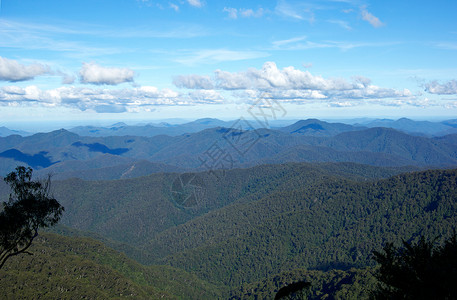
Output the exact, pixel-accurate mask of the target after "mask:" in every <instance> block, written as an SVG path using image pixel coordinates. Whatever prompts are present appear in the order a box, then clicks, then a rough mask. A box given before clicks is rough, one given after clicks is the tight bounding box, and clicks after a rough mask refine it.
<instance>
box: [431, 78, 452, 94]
mask: <svg viewBox="0 0 457 300" xmlns="http://www.w3.org/2000/svg"><path fill="white" fill-rule="evenodd" d="M425 91H426V92H429V93H430V94H439V95H457V80H451V81H448V82H446V83H443V84H441V83H438V82H437V81H432V82H430V83H428V84H426V85H425Z"/></svg>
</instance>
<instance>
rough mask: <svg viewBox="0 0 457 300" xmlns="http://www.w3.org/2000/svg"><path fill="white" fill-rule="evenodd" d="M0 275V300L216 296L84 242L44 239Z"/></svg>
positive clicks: (208, 288)
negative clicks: (28, 253)
mask: <svg viewBox="0 0 457 300" xmlns="http://www.w3.org/2000/svg"><path fill="white" fill-rule="evenodd" d="M30 251H31V252H32V253H33V255H32V256H29V255H21V256H16V257H13V258H11V259H10V260H8V262H7V263H6V265H5V267H4V268H3V269H2V270H0V278H1V280H0V298H1V299H39V298H46V299H78V298H82V299H123V298H129V299H159V298H160V299H182V298H185V299H215V298H217V297H219V296H220V293H221V291H220V290H219V289H218V288H216V287H215V286H214V285H211V284H209V283H206V282H204V281H202V280H200V279H198V278H196V277H195V276H194V275H190V274H187V273H186V272H184V271H181V270H179V269H175V268H172V267H167V266H151V267H145V266H142V265H140V264H138V263H136V262H134V261H132V260H131V259H129V258H127V257H126V256H125V255H123V254H121V253H119V252H116V251H114V250H112V249H110V248H107V247H106V246H104V245H103V244H102V243H100V242H97V241H94V240H92V239H88V238H76V237H73V238H68V237H63V236H61V235H55V234H50V233H46V234H43V235H41V236H40V237H39V238H37V239H36V240H35V241H34V244H33V246H32V247H31V250H30Z"/></svg>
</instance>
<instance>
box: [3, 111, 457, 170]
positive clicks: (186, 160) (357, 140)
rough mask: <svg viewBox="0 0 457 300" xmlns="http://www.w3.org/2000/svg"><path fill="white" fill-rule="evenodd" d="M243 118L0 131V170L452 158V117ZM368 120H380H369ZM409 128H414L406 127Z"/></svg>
mask: <svg viewBox="0 0 457 300" xmlns="http://www.w3.org/2000/svg"><path fill="white" fill-rule="evenodd" d="M251 124H253V123H252V122H247V121H245V120H244V121H243V120H242V121H240V122H235V123H233V122H224V121H220V120H217V119H201V120H197V121H195V122H190V123H186V124H183V125H169V124H163V127H156V126H152V125H144V126H126V125H125V124H117V125H115V126H113V127H110V128H93V127H77V128H74V129H72V130H71V131H68V130H64V129H61V130H56V131H52V132H48V133H38V134H34V135H31V136H24V137H23V136H20V135H17V134H15V135H9V136H7V137H1V138H0V162H1V164H0V166H1V167H0V175H5V174H7V173H8V172H10V171H12V170H13V169H14V167H15V166H16V165H17V164H24V165H27V166H30V167H32V168H34V169H35V170H37V171H38V174H45V173H53V174H55V176H56V178H57V179H63V178H70V177H79V178H83V179H117V178H131V177H135V176H142V175H147V174H150V173H157V172H178V171H184V170H208V169H218V168H223V169H224V168H225V169H230V168H236V167H250V166H255V165H259V164H265V163H269V164H274V163H285V162H356V163H363V164H368V165H373V166H391V167H394V166H417V167H451V166H455V165H457V150H456V148H457V147H456V145H457V133H451V132H457V125H456V122H455V120H454V121H453V120H449V121H445V122H441V123H432V122H418V121H412V120H408V119H400V120H397V121H388V120H379V121H375V122H371V123H368V124H365V125H364V126H362V125H349V124H343V123H328V122H324V121H320V120H316V119H308V120H301V121H297V122H296V123H294V124H291V125H288V126H285V127H279V128H272V129H267V128H256V129H254V128H253V126H252V125H251ZM375 125H376V126H378V125H385V126H386V127H372V126H375ZM453 126H454V127H453ZM391 127H395V128H396V129H392V128H391ZM412 130H415V131H414V132H413V133H406V132H412ZM75 132H77V133H75ZM443 133H451V134H446V135H441V134H443ZM432 134H436V136H434V135H432ZM216 150H217V151H219V154H221V153H223V155H224V158H225V159H224V162H223V163H222V162H215V161H212V162H208V159H209V157H210V154H211V151H216ZM211 163H213V164H214V166H212V165H210V164H211ZM95 169H97V171H93V170H95ZM90 170H92V171H90Z"/></svg>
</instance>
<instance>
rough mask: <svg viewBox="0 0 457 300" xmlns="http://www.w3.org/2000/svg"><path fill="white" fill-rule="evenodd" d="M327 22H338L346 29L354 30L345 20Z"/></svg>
mask: <svg viewBox="0 0 457 300" xmlns="http://www.w3.org/2000/svg"><path fill="white" fill-rule="evenodd" d="M327 22H329V23H333V24H337V25H339V26H340V27H342V28H344V29H346V30H352V27H351V26H349V24H348V22H346V21H343V20H328V21H327Z"/></svg>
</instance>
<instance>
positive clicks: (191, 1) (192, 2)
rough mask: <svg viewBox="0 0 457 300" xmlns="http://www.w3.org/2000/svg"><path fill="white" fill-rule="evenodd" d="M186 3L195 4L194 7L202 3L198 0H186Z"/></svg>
mask: <svg viewBox="0 0 457 300" xmlns="http://www.w3.org/2000/svg"><path fill="white" fill-rule="evenodd" d="M187 3H189V4H190V5H192V6H195V7H202V6H203V4H202V2H201V1H200V0H187Z"/></svg>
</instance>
